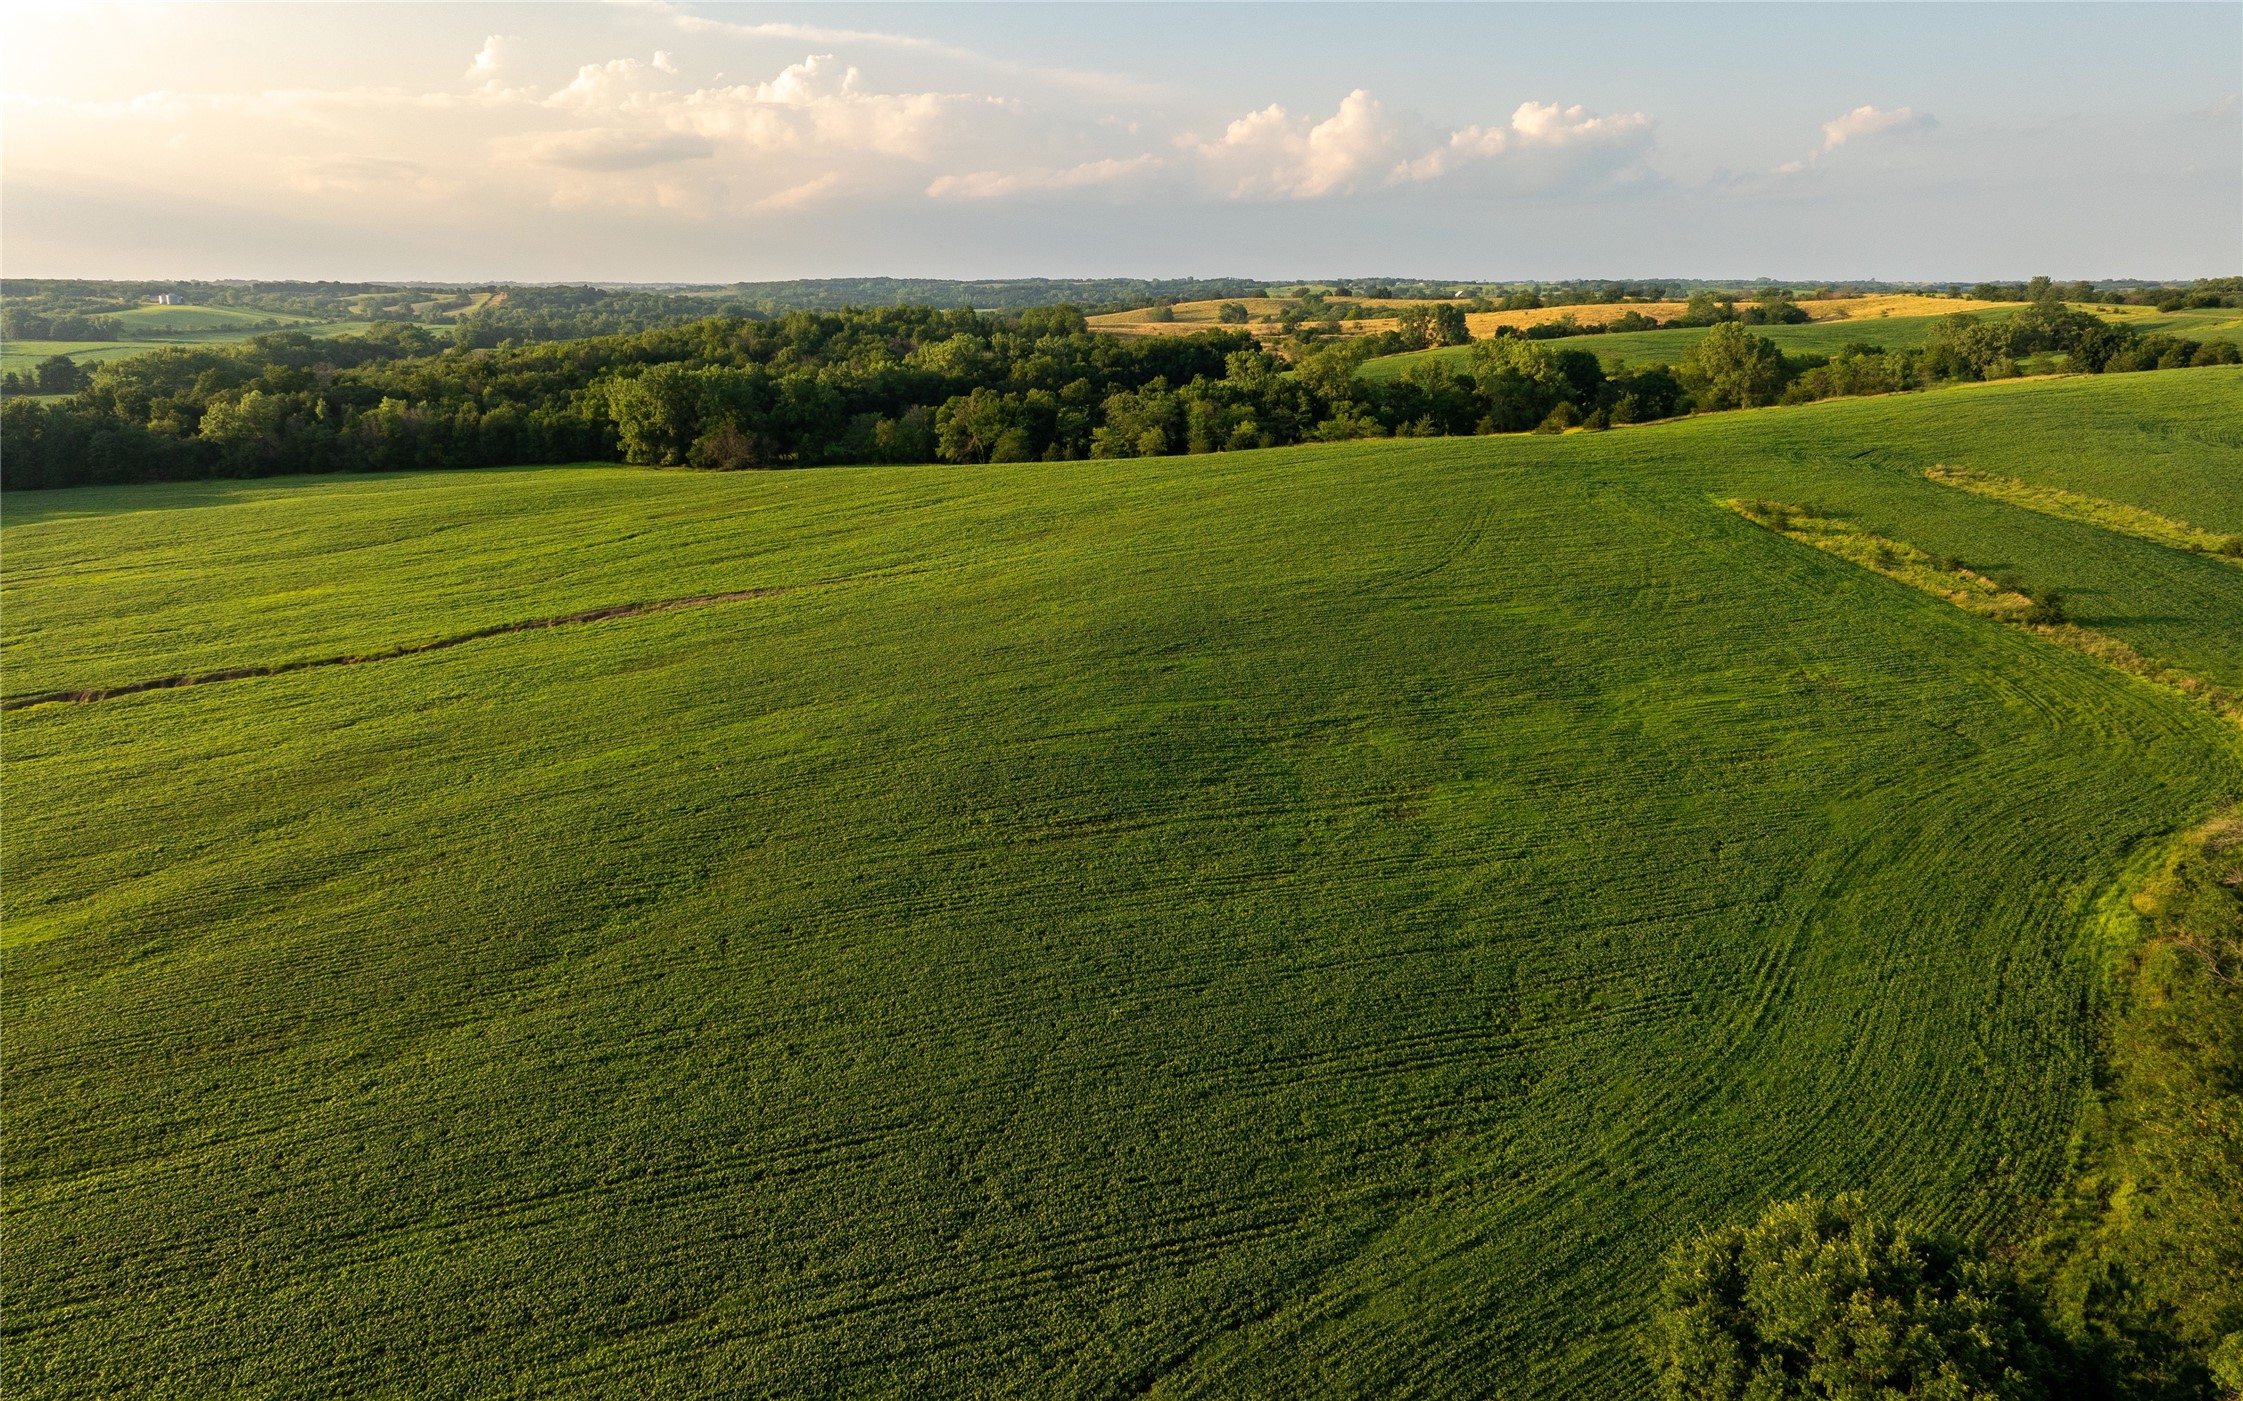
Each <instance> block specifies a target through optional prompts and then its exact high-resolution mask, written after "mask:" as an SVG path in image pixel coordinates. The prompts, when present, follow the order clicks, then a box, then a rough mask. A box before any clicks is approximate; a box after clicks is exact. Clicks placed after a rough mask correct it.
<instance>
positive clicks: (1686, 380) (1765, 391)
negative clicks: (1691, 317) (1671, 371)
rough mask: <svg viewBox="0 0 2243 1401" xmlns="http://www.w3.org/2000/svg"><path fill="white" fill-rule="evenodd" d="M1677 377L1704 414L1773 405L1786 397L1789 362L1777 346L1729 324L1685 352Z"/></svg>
mask: <svg viewBox="0 0 2243 1401" xmlns="http://www.w3.org/2000/svg"><path fill="white" fill-rule="evenodd" d="M1675 368H1676V374H1677V376H1678V377H1679V378H1680V379H1681V380H1682V383H1683V385H1684V386H1685V387H1686V388H1688V389H1689V391H1690V393H1691V395H1692V397H1693V398H1695V399H1696V401H1697V404H1698V407H1700V408H1702V409H1741V408H1751V407H1753V406H1755V405H1759V404H1773V403H1774V402H1776V396H1777V395H1779V394H1781V393H1782V392H1783V385H1784V358H1783V352H1781V351H1779V350H1777V349H1776V346H1775V343H1774V342H1773V341H1771V340H1769V339H1768V338H1767V337H1766V336H1756V335H1754V334H1752V333H1751V332H1750V331H1747V330H1746V329H1745V328H1744V327H1743V326H1742V325H1739V324H1738V323H1737V322H1734V321H1725V322H1723V323H1721V324H1719V325H1717V326H1715V327H1714V328H1713V329H1712V330H1711V331H1708V332H1707V333H1706V335H1705V338H1704V339H1702V340H1700V341H1699V342H1698V343H1697V344H1696V345H1694V346H1692V347H1690V349H1689V350H1687V351H1685V352H1683V356H1682V363H1681V364H1680V365H1678V366H1676V367H1675Z"/></svg>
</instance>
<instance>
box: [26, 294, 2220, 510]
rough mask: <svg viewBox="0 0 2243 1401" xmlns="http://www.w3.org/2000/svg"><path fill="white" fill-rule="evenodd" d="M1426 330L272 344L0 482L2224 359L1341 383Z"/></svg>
mask: <svg viewBox="0 0 2243 1401" xmlns="http://www.w3.org/2000/svg"><path fill="white" fill-rule="evenodd" d="M1761 305H1762V306H1764V307H1765V306H1768V305H1772V304H1771V303H1763V304H1761ZM1436 330H1437V328H1436V326H1435V318H1425V319H1421V320H1420V321H1418V322H1417V323H1416V327H1415V330H1414V332H1404V333H1388V334H1386V335H1383V336H1380V337H1366V338H1362V339H1359V340H1355V341H1349V342H1340V343H1336V344H1331V345H1324V346H1311V345H1295V346H1291V347H1280V349H1283V350H1285V351H1286V354H1285V355H1280V354H1277V353H1273V352H1272V351H1271V350H1270V349H1267V348H1264V347H1263V346H1261V345H1260V344H1259V343H1258V342H1257V341H1256V340H1255V339H1254V337H1252V336H1251V335H1249V334H1247V333H1246V332H1244V331H1236V330H1213V331H1208V332H1203V333H1199V334H1195V335H1188V336H1176V337H1151V338H1136V339H1124V338H1120V337H1115V336H1110V335H1100V334H1095V333H1092V332H1090V331H1088V330H1087V329H1086V327H1085V323H1084V317H1083V314H1082V313H1081V312H1080V311H1078V310H1077V309H1075V308H1072V307H1056V308H1039V309H1034V310H1030V311H1026V312H1022V313H1020V314H1018V315H1016V316H1003V315H989V314H984V313H978V312H972V311H965V310H955V311H943V310H937V309H934V308H928V307H897V308H878V309H871V310H854V311H844V312H834V313H812V312H790V313H788V314H786V315H785V316H782V317H779V318H776V319H770V320H762V319H751V318H742V317H725V316H719V317H706V318H703V319H700V320H696V321H693V322H690V323H687V324H684V325H680V326H673V327H663V328H658V329H653V330H647V331H642V332H639V333H636V334H630V335H614V336H595V337H585V338H578V339H570V340H565V341H533V342H531V343H527V344H524V343H521V342H516V341H511V340H509V341H505V342H501V343H500V344H498V345H496V346H483V345H479V344H477V342H478V341H479V340H480V339H481V337H480V336H478V335H476V334H474V329H473V326H472V319H471V320H470V321H468V322H463V323H462V325H461V326H460V327H459V328H458V329H457V330H455V331H454V333H453V334H451V335H450V336H441V335H439V334H437V333H433V332H431V331H428V330H426V329H424V328H421V327H418V326H412V325H399V324H385V325H375V326H371V327H369V328H368V331H367V332H366V333H365V334H364V335H359V336H346V337H337V338H329V339H319V338H314V337H311V336H307V335H304V334H302V333H300V332H286V331H284V332H276V333H272V334H267V335H262V336H258V337H255V338H254V339H252V340H251V341H249V342H247V343H246V344H243V345H239V346H223V347H220V346H212V347H200V346H183V347H174V348H167V349H163V350H157V351H151V352H149V353H147V354H145V355H140V356H135V357H132V358H130V359H125V360H117V361H112V362H107V363H103V364H99V365H95V366H92V367H83V366H79V367H68V366H61V367H55V368H56V377H57V379H58V381H59V379H60V377H61V371H62V370H63V369H65V368H67V369H69V370H70V375H69V381H70V383H69V387H70V388H72V389H73V390H74V393H72V395H71V397H69V398H68V399H66V400H60V401H55V400H49V401H47V402H43V403H42V402H36V401H32V400H26V399H21V398H18V399H15V400H12V401H10V402H9V403H8V404H7V405H6V406H5V407H4V409H0V434H4V438H0V470H4V472H5V484H6V485H7V486H9V487H17V488H20V487H42V486H64V485H73V484H81V483H88V482H94V483H100V482H127V481H147V480H178V479H185V478H195V477H209V476H235V477H241V476H268V475H274V474H279V473H291V472H334V471H368V470H392V469H404V468H427V467H475V466H490V465H503V464H521V463H539V462H566V461H580V460H588V459H607V460H621V461H624V462H631V463H640V464H647V465H655V466H691V467H703V468H716V469H736V468H746V467H773V466H811V465H818V464H825V463H842V462H927V461H936V460H941V461H950V462H1012V461H1030V460H1052V461H1060V460H1073V459H1082V458H1123V457H1160V456H1167V455H1170V454H1175V453H1204V452H1220V451H1226V450H1236V449H1243V448H1254V447H1271V446H1279V445H1283V444H1288V443H1297V442H1303V441H1318V440H1320V441H1336V440H1342V439H1350V438H1367V437H1384V436H1413V437H1438V436H1450V435H1460V434H1478V433H1505V432H1525V431H1529V430H1535V429H1540V430H1543V431H1561V430H1563V429H1566V428H1570V427H1574V426H1583V427H1589V428H1602V427H1606V426H1610V425H1612V424H1624V423H1636V422H1646V421H1650V420H1655V419H1663V418H1670V417H1674V416H1676V415H1678V414H1683V413H1689V412H1693V411H1712V410H1722V409H1731V408H1742V407H1751V406H1755V405H1760V404H1770V403H1775V402H1778V401H1788V402H1798V401H1803V400H1807V399H1816V398H1827V397H1831V396H1835V395H1851V394H1879V393H1890V392H1895V391H1899V390H1906V389H1916V388H1922V387H1924V386H1927V385H1930V384H1935V383H1940V382H1943V381H1952V380H1979V379H1987V378H2003V377H2006V376H2009V375H2013V374H2015V373H2017V372H2018V367H2019V364H2020V362H2024V361H2029V360H2030V358H2031V357H2033V356H2036V355H2043V356H2045V355H2051V354H2061V355H2062V356H2064V357H2065V361H2066V363H2067V364H2068V365H2069V367H2070V368H2073V369H2076V370H2084V371H2088V372H2101V371H2105V370H2136V369H2150V368H2175V367H2180V366H2187V365H2208V364H2221V363H2228V362H2231V361H2233V360H2234V359H2235V358H2236V356H2237V350H2236V348H2235V347H2234V346H2233V345H2231V344H2227V343H2222V342H2210V343H2205V344H2198V343H2197V342H2194V341H2188V340H2180V339H2176V338H2173V337H2171V336H2163V335H2151V336H2143V335H2139V334H2136V333H2135V332H2133V331H2131V330H2129V329H2127V328H2125V327H2123V326H2117V325H2113V324H2110V323H2108V322H2105V321H2102V320H2100V319H2098V318H2096V317H2094V316H2091V315H2088V314H2085V313H2082V312H2076V311H2070V310H2067V309H2065V308H2064V307H2063V306H2061V305H2060V304H2058V303H2054V302H2040V303H2035V304H2032V305H2030V306H2028V307H2026V308H2025V309H2024V310H2022V311H2021V312H2019V313H2017V314H2016V315H2014V316H2012V317H2010V318H2008V319H2006V320H1998V321H1982V320H1975V319H1973V318H1970V317H1967V316H1958V317H1956V318H1953V319H1952V320H1951V321H1950V322H1947V323H1943V325H1942V326H1941V328H1940V334H1939V335H1937V336H1935V337H1934V339H1933V340H1932V342H1931V343H1930V344H1928V345H1926V346H1924V347H1921V348H1919V349H1909V350H1897V351H1886V350H1883V349H1881V348H1880V347H1877V346H1875V345H1872V344H1867V343H1864V344H1859V345H1851V346H1848V347H1846V348H1845V349H1844V350H1842V351H1841V352H1840V353H1838V354H1837V355H1834V356H1827V357H1826V356H1812V355H1810V356H1786V355H1784V354H1783V353H1782V352H1781V351H1779V350H1778V349H1777V348H1776V347H1775V346H1774V345H1773V344H1772V343H1770V342H1769V341H1767V340H1766V339H1765V338H1763V337H1759V336H1755V335H1753V334H1752V333H1751V332H1749V331H1748V330H1746V329H1745V327H1744V325H1743V324H1742V322H1741V321H1739V320H1723V321H1719V323H1718V324H1716V325H1715V328H1714V331H1713V332H1712V333H1710V334H1709V335H1708V336H1707V337H1706V338H1705V340H1704V341H1702V342H1701V343H1700V344H1698V345H1696V346H1693V347H1692V348H1691V349H1690V350H1689V351H1688V352H1686V353H1685V354H1684V355H1683V356H1682V357H1681V361H1680V363H1679V364H1677V365H1675V366H1672V367H1668V366H1648V367H1641V368H1636V369H1632V370H1622V369H1619V368H1618V367H1617V366H1614V365H1607V364H1606V363H1604V362H1602V361H1600V360H1599V359H1598V358H1597V357H1596V356H1595V355H1594V354H1592V353H1590V352H1588V351H1585V350H1578V349H1554V348H1552V347H1551V346H1549V345H1548V344H1546V343H1542V342H1539V341H1536V340H1534V339H1532V338H1530V337H1525V336H1516V335H1513V336H1501V337H1498V338H1496V339H1493V340H1488V341H1484V342H1482V343H1480V344H1479V345H1478V346H1476V347H1475V348H1474V354H1473V358H1472V368H1471V369H1470V370H1469V371H1463V372H1459V371H1455V370H1452V369H1451V368H1449V367H1448V366H1445V365H1441V364H1436V363H1424V364H1418V365H1413V366H1411V367H1410V369H1409V370H1408V371H1407V372H1406V373H1405V374H1404V375H1403V376H1402V377H1401V378H1400V379H1399V380H1397V381H1393V382H1389V383H1383V384H1379V383H1370V382H1367V381H1366V380H1365V379H1363V378H1361V377H1359V376H1358V375H1357V373H1356V371H1357V370H1358V369H1359V368H1360V367H1361V365H1362V364H1363V363H1364V361H1365V360H1366V359H1367V358H1369V357H1371V356H1373V355H1376V354H1378V353H1381V352H1382V351H1387V350H1409V349H1420V348H1423V347H1424V346H1425V345H1426V344H1428V343H1430V341H1429V339H1428V338H1429V337H1430V336H1432V335H1434V334H1435V333H1436ZM1413 334H1414V336H1415V340H1414V342H1413V341H1412V339H1411V336H1412V335H1413ZM1288 357H1289V358H1288ZM43 370H44V367H43ZM42 372H43V371H42ZM58 387H59V386H58Z"/></svg>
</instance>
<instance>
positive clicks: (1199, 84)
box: [0, 3, 2243, 281]
mask: <svg viewBox="0 0 2243 1401" xmlns="http://www.w3.org/2000/svg"><path fill="white" fill-rule="evenodd" d="M5 23H6V26H7V37H8V42H7V44H6V46H5V50H6V51H5V55H4V56H0V77H4V81H5V94H6V101H7V104H8V119H7V120H8V125H7V142H6V145H5V149H4V152H0V194H4V200H0V269H4V271H5V272H6V273H7V275H9V276H15V277H24V276H120V277H124V276H133V277H137V276H210V277H220V276H234V277H246V276H270V277H278V276H289V277H335V278H362V277H365V278H372V277H428V278H448V279H463V280H465V279H484V278H516V279H577V278H590V279H603V280H637V281H660V280H692V281H732V280H736V279H762V278H779V277H796V276H803V277H816V276H850V275H870V274H895V275H914V276H952V277H999V276H1039V275H1041V276H1066V275H1141V276H1181V275H1202V276H1214V275H1240V276H1250V277H1266V278H1273V279H1275V278H1287V277H1301V276H1365V275H1373V274H1388V275H1425V276H1434V277H1456V278H1474V279H1494V278H1565V277H1588V276H1604V277H1656V276H1708V277H1731V276H1734V277H1745V276H1757V275H1769V276H1779V277H1791V278H1801V279H1805V278H1850V277H1882V278H1907V279H1942V280H1944V279H1962V280H1973V279H1977V278H1982V277H2022V276H2026V275H2029V274H2031V273H2034V272H2046V273H2048V274H2050V275H2053V276H2056V277H2060V278H2070V277H2126V276H2132V277H2191V276H2210V275H2222V274H2233V273H2235V272H2237V271H2238V270H2239V269H2243V99H2239V96H2238V89H2239V88H2243V6H2239V5H2236V4H2232V3H2207V4H2187V5H2156V4H2133V5H2116V6H2113V5H2094V4H2053V5H2043V4H2030V3H2007V4H1990V5H1931V4H1866V5H1852V4H1798V5H1765V4H1764V5H1723V4H1682V3H1675V4H1657V5H1635V4H1565V5H1537V4H1503V5H1463V4H1443V5H1399V4H1382V5H1360V4H1323V5H1283V4H1254V5H1227V6H1207V5H1195V6H1180V5H1154V4H1137V5H1090V4H1067V5H1033V4H1011V5H979V6H954V5H936V4H914V5H885V6H855V5H823V6H800V5H793V6H773V5H754V6H748V5H669V4H613V5H559V6H545V5H503V6H454V5H441V6H440V5H420V6H380V7H360V6H347V5H317V6H314V5H293V6H290V5H260V6H248V7H229V6H215V5H195V6H134V7H115V8H110V7H89V6H82V5H72V6H59V5H58V6H49V7H44V8H41V7H31V8H19V9H15V10H11V11H10V13H9V16H8V18H7V20H6V21H5Z"/></svg>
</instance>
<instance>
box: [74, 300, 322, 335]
mask: <svg viewBox="0 0 2243 1401" xmlns="http://www.w3.org/2000/svg"><path fill="white" fill-rule="evenodd" d="M110 315H111V317H112V319H114V320H115V321H116V322H117V324H118V326H119V327H120V329H121V330H122V331H123V333H124V334H125V335H128V336H134V337H140V336H184V335H193V334H195V333H196V332H199V331H246V332H254V331H256V330H259V329H262V328H263V327H264V325H265V323H266V322H268V321H278V322H279V323H281V324H282V325H283V326H288V325H293V324H296V323H300V322H305V321H309V320H311V319H312V318H311V317H308V316H299V315H297V314H296V313H294V312H288V311H263V310H259V309H257V308H254V307H250V308H244V307H230V306H154V305H149V306H136V307H133V308H132V309H130V310H129V311H119V312H113V313H111V314H110Z"/></svg>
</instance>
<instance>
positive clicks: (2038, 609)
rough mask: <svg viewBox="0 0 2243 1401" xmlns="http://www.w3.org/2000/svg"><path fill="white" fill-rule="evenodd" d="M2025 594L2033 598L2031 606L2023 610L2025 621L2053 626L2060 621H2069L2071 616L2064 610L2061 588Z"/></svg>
mask: <svg viewBox="0 0 2243 1401" xmlns="http://www.w3.org/2000/svg"><path fill="white" fill-rule="evenodd" d="M2026 596H2027V597H2028V598H2031V599H2032V600H2033V606H2032V607H2030V608H2028V609H2026V610H2025V621H2026V622H2028V623H2040V624H2046V625H2048V626H2050V627H2055V626H2056V625H2058V624H2060V623H2067V622H2070V621H2071V616H2070V615H2069V614H2068V613H2066V612H2065V611H2064V594H2063V591H2062V590H2060V589H2050V590H2048V591H2047V592H2046V593H2041V594H2027V595H2026Z"/></svg>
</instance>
